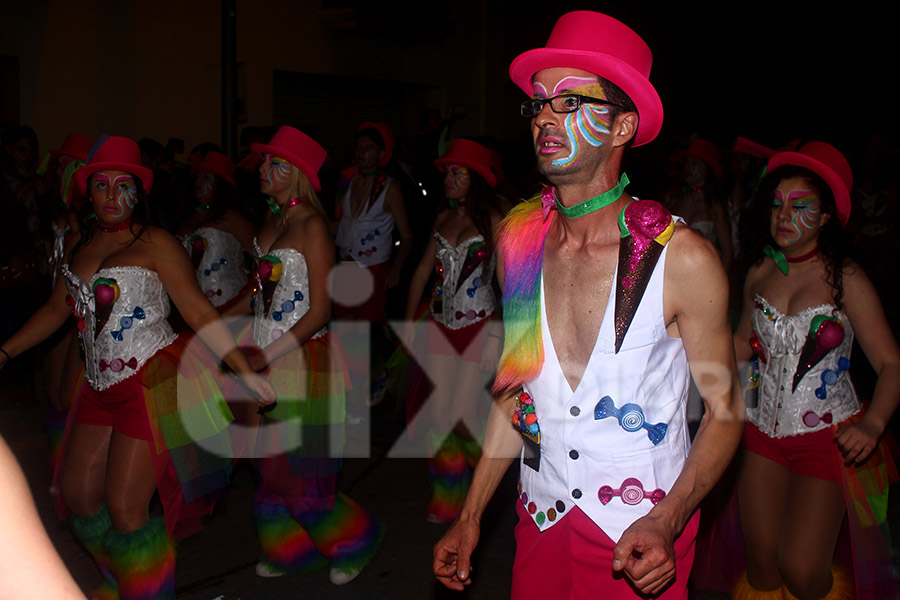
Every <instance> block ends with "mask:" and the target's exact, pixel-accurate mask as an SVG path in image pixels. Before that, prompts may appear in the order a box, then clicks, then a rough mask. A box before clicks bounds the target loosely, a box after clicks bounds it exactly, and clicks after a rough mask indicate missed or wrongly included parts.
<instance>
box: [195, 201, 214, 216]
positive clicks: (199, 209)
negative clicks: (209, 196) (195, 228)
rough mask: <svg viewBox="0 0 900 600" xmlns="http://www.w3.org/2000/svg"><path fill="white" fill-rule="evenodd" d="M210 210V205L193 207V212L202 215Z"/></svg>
mask: <svg viewBox="0 0 900 600" xmlns="http://www.w3.org/2000/svg"><path fill="white" fill-rule="evenodd" d="M210 208H212V203H209V204H198V205H197V206H195V207H194V210H195V211H197V212H198V213H200V214H201V215H202V214H203V213H205V212H208V211H209V209H210Z"/></svg>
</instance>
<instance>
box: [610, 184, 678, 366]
mask: <svg viewBox="0 0 900 600" xmlns="http://www.w3.org/2000/svg"><path fill="white" fill-rule="evenodd" d="M619 231H620V234H621V239H620V241H619V266H618V270H617V275H616V352H617V353H618V352H619V349H620V348H621V347H622V342H623V341H624V340H625V334H626V333H627V332H628V327H630V326H631V321H632V320H633V319H634V315H635V313H636V312H637V307H638V305H639V304H640V303H641V298H642V297H643V295H644V291H645V290H646V289H647V284H648V283H649V282H650V276H651V275H652V274H653V269H654V267H655V266H656V261H658V260H659V257H660V255H661V254H662V250H663V248H664V247H665V245H666V244H667V243H668V242H669V240H670V239H671V238H672V234H673V233H674V232H675V221H674V220H673V219H672V214H671V213H670V212H669V211H668V210H666V209H665V208H664V207H663V205H662V204H660V203H659V202H653V201H652V200H638V201H635V202H632V203H630V204H629V205H628V206H626V207H625V208H623V209H622V212H620V213H619Z"/></svg>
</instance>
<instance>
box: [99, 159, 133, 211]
mask: <svg viewBox="0 0 900 600" xmlns="http://www.w3.org/2000/svg"><path fill="white" fill-rule="evenodd" d="M91 200H92V202H93V203H94V212H96V213H97V216H98V217H100V216H102V217H104V218H105V219H101V220H116V219H121V218H122V217H125V216H126V213H130V211H131V210H133V209H134V205H135V204H137V185H136V184H135V181H134V176H133V175H131V174H130V173H123V172H121V171H102V172H100V173H94V175H93V176H92V177H91Z"/></svg>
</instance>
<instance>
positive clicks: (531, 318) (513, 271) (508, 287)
mask: <svg viewBox="0 0 900 600" xmlns="http://www.w3.org/2000/svg"><path fill="white" fill-rule="evenodd" d="M548 194H549V195H550V196H551V197H552V196H553V194H554V188H552V187H547V188H544V191H543V193H542V195H541V196H535V197H534V198H531V199H529V200H526V201H525V202H522V203H521V204H519V205H518V206H516V207H515V208H513V209H512V211H510V213H509V215H507V217H506V218H505V219H503V221H502V222H501V224H500V230H499V232H498V235H497V249H498V252H499V254H500V256H501V257H503V324H504V328H505V333H504V343H503V354H502V355H501V356H500V364H499V365H498V367H497V376H496V377H495V378H494V387H493V392H494V393H495V394H497V393H500V392H503V391H505V390H509V389H512V388H515V387H517V386H519V385H521V384H522V383H524V382H526V381H528V380H530V379H534V378H535V377H537V376H538V374H539V373H540V372H541V367H542V366H543V364H544V345H543V340H542V337H541V303H540V301H539V300H540V294H541V266H542V264H543V256H544V239H545V238H546V237H547V231H548V230H549V229H550V226H551V225H552V224H553V220H554V219H555V218H556V216H555V215H556V214H557V211H555V210H546V209H545V207H546V206H547V202H546V201H544V202H542V199H543V200H546V198H543V196H547V195H548Z"/></svg>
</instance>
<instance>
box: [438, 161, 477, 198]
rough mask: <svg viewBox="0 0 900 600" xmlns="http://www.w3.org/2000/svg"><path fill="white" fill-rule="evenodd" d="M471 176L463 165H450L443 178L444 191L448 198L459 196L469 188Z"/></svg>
mask: <svg viewBox="0 0 900 600" xmlns="http://www.w3.org/2000/svg"><path fill="white" fill-rule="evenodd" d="M470 182H471V176H470V175H469V170H468V169H467V168H465V167H459V166H457V165H450V166H449V167H447V176H446V177H445V178H444V191H445V192H446V194H447V197H448V198H459V197H461V196H462V195H465V193H466V192H467V191H468V190H469V183H470Z"/></svg>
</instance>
